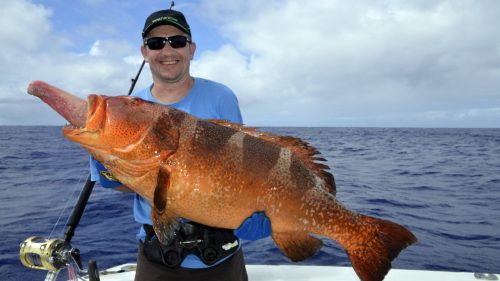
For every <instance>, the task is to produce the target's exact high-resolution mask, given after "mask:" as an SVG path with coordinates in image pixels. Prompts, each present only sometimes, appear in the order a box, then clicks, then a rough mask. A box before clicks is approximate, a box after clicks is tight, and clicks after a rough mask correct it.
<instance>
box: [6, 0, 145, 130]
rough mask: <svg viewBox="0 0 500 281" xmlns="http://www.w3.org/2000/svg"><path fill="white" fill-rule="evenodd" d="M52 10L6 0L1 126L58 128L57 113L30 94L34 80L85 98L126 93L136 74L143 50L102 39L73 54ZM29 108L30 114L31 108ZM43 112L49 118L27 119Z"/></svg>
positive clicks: (131, 45) (58, 119)
mask: <svg viewBox="0 0 500 281" xmlns="http://www.w3.org/2000/svg"><path fill="white" fill-rule="evenodd" d="M51 16H52V12H51V11H50V10H49V9H47V8H45V7H44V6H42V5H34V4H32V3H30V2H29V1H24V0H23V1H17V0H15V1H14V0H12V1H4V3H2V10H1V11H0V37H1V38H2V42H4V41H3V39H4V38H5V39H6V40H5V43H2V45H1V46H0V65H2V75H1V76H0V112H1V113H0V114H1V115H0V124H30V123H32V124H57V123H59V122H62V119H61V118H59V117H58V116H57V115H56V114H55V113H51V112H50V111H49V110H46V109H45V108H44V105H43V104H42V103H34V102H33V101H34V100H35V99H36V98H34V97H31V96H29V95H27V94H26V88H27V86H28V83H29V82H30V81H32V80H45V81H48V82H49V83H53V84H55V85H57V86H58V87H61V88H63V89H66V90H68V91H70V92H73V93H74V94H77V95H80V96H82V97H84V96H86V95H87V94H90V93H105V94H109V95H119V94H126V93H127V91H128V87H129V85H130V79H131V78H132V77H134V76H135V71H136V69H137V68H138V66H137V65H136V64H135V62H134V59H133V58H136V57H135V55H137V53H138V52H139V51H138V48H139V47H137V46H133V44H131V43H129V42H126V41H122V40H99V41H95V42H94V44H93V45H90V46H88V49H87V50H88V51H87V52H85V53H73V52H71V51H67V50H65V49H64V47H65V46H66V44H67V41H65V40H67V39H62V38H63V37H60V36H58V35H57V33H56V32H54V30H52V25H51ZM27 108H29V109H30V110H29V111H26V110H25V109H27ZM26 112H36V113H38V112H43V113H44V114H47V116H48V117H47V118H40V116H34V115H33V114H31V115H26V114H25V113H26Z"/></svg>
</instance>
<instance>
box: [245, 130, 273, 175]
mask: <svg viewBox="0 0 500 281" xmlns="http://www.w3.org/2000/svg"><path fill="white" fill-rule="evenodd" d="M263 142H264V141H263V140H261V139H258V138H255V137H252V136H249V135H246V136H245V137H244V138H243V166H244V167H245V169H249V170H251V171H256V172H258V173H259V174H261V175H267V174H268V173H269V172H270V171H271V169H272V168H273V167H274V166H275V165H276V163H277V162H278V159H279V157H280V151H281V147H279V146H277V145H274V144H267V145H263Z"/></svg>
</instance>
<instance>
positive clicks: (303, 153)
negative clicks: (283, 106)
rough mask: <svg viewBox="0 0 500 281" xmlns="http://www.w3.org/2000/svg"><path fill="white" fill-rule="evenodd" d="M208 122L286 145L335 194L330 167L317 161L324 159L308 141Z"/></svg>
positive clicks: (234, 124)
mask: <svg viewBox="0 0 500 281" xmlns="http://www.w3.org/2000/svg"><path fill="white" fill-rule="evenodd" d="M208 122H210V123H213V124H217V125H220V126H224V127H228V128H231V129H234V130H237V131H240V132H243V133H245V134H247V135H250V136H253V137H256V138H260V139H262V140H265V141H268V142H272V143H274V144H277V145H279V146H282V147H286V148H288V149H290V151H291V152H292V153H293V154H294V155H295V156H297V157H298V158H299V159H301V160H302V161H303V162H304V163H305V164H306V165H307V167H308V168H309V169H311V170H312V171H314V172H315V173H316V174H317V175H318V176H319V177H321V179H323V180H324V181H325V183H326V185H325V186H326V189H327V191H328V192H330V193H332V194H333V195H335V193H336V187H335V179H334V177H333V175H332V174H331V173H330V172H328V170H329V169H330V168H329V167H328V166H327V165H325V164H322V163H318V162H323V161H326V159H324V158H322V157H319V154H320V152H319V151H318V150H317V149H316V148H315V147H314V146H311V145H309V143H307V142H305V141H303V140H301V139H299V138H296V137H291V136H279V135H274V134H271V133H266V132H260V131H257V129H256V128H253V127H245V126H243V125H241V124H237V123H232V122H228V121H224V120H217V119H210V120H208Z"/></svg>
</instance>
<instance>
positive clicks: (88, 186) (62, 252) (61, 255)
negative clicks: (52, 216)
mask: <svg viewBox="0 0 500 281" xmlns="http://www.w3.org/2000/svg"><path fill="white" fill-rule="evenodd" d="M145 63H146V61H145V60H143V61H142V64H141V67H140V68H139V71H138V72H137V75H136V76H135V77H134V78H132V79H131V85H130V88H129V91H128V93H127V95H128V96H130V95H131V94H132V91H133V90H134V88H135V85H136V83H137V80H138V79H139V76H140V74H141V72H142V69H143V68H144V64H145ZM94 185H95V181H93V180H92V179H91V177H90V175H89V176H87V180H86V181H85V184H84V186H83V188H82V191H81V192H80V195H79V196H78V201H77V202H76V204H75V206H74V207H73V211H72V212H71V215H70V218H69V220H68V222H67V223H66V231H65V232H64V239H60V238H53V239H47V238H44V237H41V236H32V237H29V238H28V239H26V240H25V241H24V242H22V243H21V246H20V250H19V258H20V259H21V263H22V264H23V265H24V266H26V267H28V268H32V269H41V270H47V271H48V272H47V275H46V276H45V280H44V281H55V280H56V278H57V275H58V274H59V272H60V271H61V270H62V269H63V268H68V274H69V275H70V276H71V275H73V277H72V278H74V279H75V280H76V278H75V276H74V275H75V274H74V272H73V270H72V268H71V267H70V265H71V264H72V263H74V264H76V265H77V267H78V271H79V272H84V269H83V266H82V261H81V257H80V251H79V250H78V249H76V248H74V247H72V246H71V243H70V242H71V239H72V238H73V236H74V235H75V229H76V228H77V227H78V224H79V223H80V219H81V218H82V216H83V212H84V211H85V207H86V206H87V203H88V200H89V198H90V194H92V191H93V189H94ZM86 273H87V274H88V276H89V281H99V280H100V279H99V271H98V269H97V264H96V262H95V261H94V260H90V261H89V266H88V270H87V272H86Z"/></svg>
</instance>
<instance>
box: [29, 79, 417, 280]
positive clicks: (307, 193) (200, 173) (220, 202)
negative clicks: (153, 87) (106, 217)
mask: <svg viewBox="0 0 500 281" xmlns="http://www.w3.org/2000/svg"><path fill="white" fill-rule="evenodd" d="M28 92H29V93H30V94H33V95H35V96H39V97H40V98H41V99H42V100H43V101H44V102H46V103H47V104H48V105H49V106H51V107H52V108H54V110H56V111H57V112H58V113H59V114H61V115H62V116H63V117H65V118H66V119H67V120H68V121H70V122H71V123H72V124H73V125H74V126H67V127H65V128H64V129H63V132H64V135H65V136H66V137H67V138H69V139H70V140H72V141H75V142H77V143H79V144H80V145H81V146H82V147H84V148H85V149H87V150H88V151H89V153H91V154H92V155H93V156H94V157H95V158H96V159H97V160H99V161H100V162H101V163H103V165H104V166H106V168H108V170H109V171H110V172H111V173H112V174H113V175H114V176H115V177H116V178H117V179H118V180H119V181H120V182H121V183H123V184H125V185H126V186H128V187H129V188H131V189H132V190H134V191H135V192H137V193H138V194H140V195H141V196H143V197H144V198H146V199H147V200H148V201H149V202H150V203H151V205H152V207H153V208H152V214H151V216H152V221H153V226H154V229H155V232H156V234H157V236H158V238H159V239H160V241H161V242H162V243H168V242H169V241H170V240H171V239H172V233H173V232H172V230H174V229H176V228H178V224H179V218H180V217H182V218H186V219H189V220H192V221H196V222H199V223H202V224H206V225H209V226H214V227H222V228H229V229H236V228H238V227H239V226H240V225H241V223H242V222H243V221H244V220H245V219H246V218H248V217H249V216H251V215H252V214H253V213H254V212H258V211H262V212H265V214H266V215H267V216H268V218H269V219H270V221H271V228H272V238H273V239H274V241H275V242H276V244H277V246H278V247H279V248H280V249H281V251H282V252H283V253H284V254H285V255H286V256H287V257H288V258H290V259H291V260H292V261H300V260H303V259H306V258H308V257H310V256H312V255H314V254H315V253H316V252H317V251H318V250H319V249H320V248H321V246H322V242H321V240H320V239H318V238H317V237H314V236H312V235H320V236H324V237H328V238H330V239H334V240H336V241H337V242H338V243H339V244H340V245H341V246H342V247H343V248H344V249H345V250H346V252H347V254H348V256H349V258H350V260H351V263H352V265H353V268H354V270H355V272H356V273H357V275H358V276H359V278H360V279H361V280H363V281H379V280H383V278H384V276H385V275H386V274H387V272H388V271H389V269H390V267H391V261H392V260H393V259H394V258H396V256H397V255H398V254H399V253H400V251H401V250H402V249H404V248H405V247H407V246H409V245H410V244H412V243H414V242H416V238H415V236H414V235H413V234H412V233H411V232H410V231H409V230H407V229H406V228H405V227H403V226H401V225H398V224H396V223H393V222H390V221H387V220H382V219H378V218H373V217H369V216H366V215H362V214H358V213H355V212H353V211H351V210H348V209H347V208H345V207H344V206H343V205H342V204H341V203H340V202H339V201H338V200H337V198H336V197H335V192H336V186H335V181H334V178H333V175H332V174H331V173H330V172H328V167H327V166H326V165H325V164H322V163H320V162H322V161H324V159H323V158H321V157H320V156H319V152H318V151H317V150H316V149H315V148H314V147H312V146H310V145H309V144H307V143H306V142H304V141H302V140H300V139H297V138H293V137H287V136H277V135H272V134H267V133H262V132H259V131H257V130H255V129H252V128H246V127H243V126H241V125H238V124H231V123H227V122H224V121H219V120H201V119H197V118H195V117H193V116H191V115H189V114H187V113H184V112H182V111H179V110H176V109H172V108H169V107H166V106H161V105H158V104H154V103H151V102H147V101H143V100H141V99H137V98H132V97H106V96H97V95H90V96H89V97H88V100H87V101H86V102H85V101H83V100H81V99H79V98H77V97H75V96H72V95H71V94H69V93H67V92H65V91H62V90H60V89H58V88H56V87H53V86H50V85H48V84H46V83H43V82H40V81H35V82H33V83H32V84H30V86H29V88H28ZM61 104H63V105H64V106H62V105H61ZM82 104H84V105H85V106H88V108H87V114H86V116H85V118H84V119H85V120H82V118H83V117H82V115H83V114H82V112H84V111H85V109H84V108H81V107H82Z"/></svg>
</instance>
